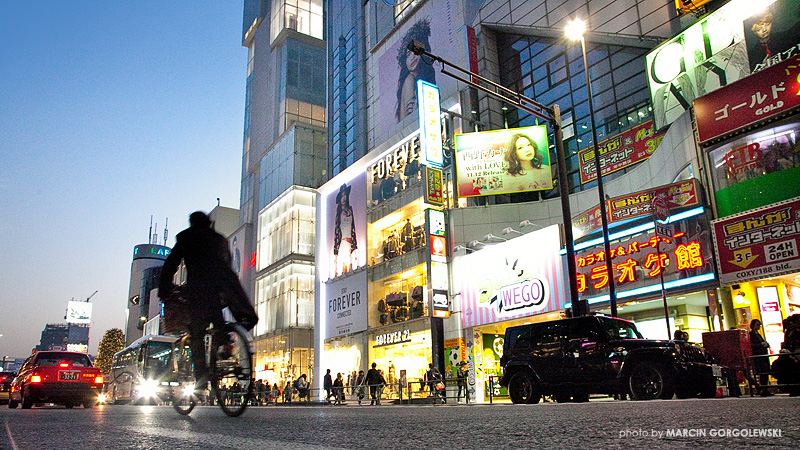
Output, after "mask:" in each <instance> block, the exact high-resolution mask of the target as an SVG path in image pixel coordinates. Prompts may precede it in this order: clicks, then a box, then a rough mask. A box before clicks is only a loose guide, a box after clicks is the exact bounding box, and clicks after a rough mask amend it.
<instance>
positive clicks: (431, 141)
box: [417, 80, 444, 167]
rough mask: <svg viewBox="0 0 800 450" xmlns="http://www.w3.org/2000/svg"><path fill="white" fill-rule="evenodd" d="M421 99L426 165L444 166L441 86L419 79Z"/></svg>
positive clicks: (418, 96) (422, 135)
mask: <svg viewBox="0 0 800 450" xmlns="http://www.w3.org/2000/svg"><path fill="white" fill-rule="evenodd" d="M417 98H418V99H419V128H420V147H421V148H422V154H423V155H424V161H425V164H426V165H431V166H433V167H442V163H444V152H443V150H442V109H441V105H440V103H439V88H438V87H436V85H435V84H431V83H428V82H427V81H425V80H417Z"/></svg>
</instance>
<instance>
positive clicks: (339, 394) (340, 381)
mask: <svg viewBox="0 0 800 450" xmlns="http://www.w3.org/2000/svg"><path fill="white" fill-rule="evenodd" d="M343 401H344V378H342V373H341V372H338V373H337V374H336V379H335V380H333V404H334V405H341V404H342V402H343Z"/></svg>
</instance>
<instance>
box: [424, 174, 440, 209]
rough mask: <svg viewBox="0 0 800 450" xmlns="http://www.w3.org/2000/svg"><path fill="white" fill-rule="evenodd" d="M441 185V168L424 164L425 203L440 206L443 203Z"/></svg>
mask: <svg viewBox="0 0 800 450" xmlns="http://www.w3.org/2000/svg"><path fill="white" fill-rule="evenodd" d="M443 185H444V183H443V182H442V170H441V169H437V168H434V167H428V166H425V203H428V204H429V205H436V206H442V205H443V204H444V190H443Z"/></svg>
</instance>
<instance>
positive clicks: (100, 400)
mask: <svg viewBox="0 0 800 450" xmlns="http://www.w3.org/2000/svg"><path fill="white" fill-rule="evenodd" d="M107 401H108V396H107V395H106V394H100V395H98V396H97V403H106V402H107Z"/></svg>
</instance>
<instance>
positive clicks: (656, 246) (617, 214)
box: [567, 179, 719, 342]
mask: <svg viewBox="0 0 800 450" xmlns="http://www.w3.org/2000/svg"><path fill="white" fill-rule="evenodd" d="M656 196H661V197H663V198H664V199H665V201H666V204H667V206H668V208H669V210H670V216H669V220H668V227H669V228H670V230H669V231H670V233H669V234H670V235H669V237H667V236H664V237H660V236H658V235H656V233H655V224H654V222H653V211H652V207H651V205H652V201H653V198H655V197H656ZM702 198H703V195H702V191H701V187H700V184H699V182H698V181H697V180H695V179H689V180H685V181H680V182H677V183H673V184H670V185H666V186H661V187H656V188H653V189H649V190H646V191H641V192H634V193H631V194H628V195H624V196H621V197H616V198H612V199H610V200H609V201H608V203H607V210H608V214H609V223H610V225H611V226H610V229H609V238H610V244H611V245H610V248H611V253H612V255H611V257H612V262H613V264H612V267H613V269H614V273H613V274H609V273H608V271H607V268H606V263H605V261H606V257H607V255H606V253H605V251H604V249H603V242H602V237H599V234H598V231H597V230H593V228H595V227H594V226H592V225H591V223H590V224H589V225H587V224H586V222H585V221H584V227H583V231H585V233H584V234H583V235H582V236H581V238H580V239H578V240H577V243H576V245H575V251H576V256H575V259H576V265H577V269H578V274H577V277H578V283H577V284H578V295H579V296H580V297H581V298H583V299H586V300H587V301H588V302H589V305H590V307H591V308H592V309H593V310H596V311H600V312H602V313H606V314H610V312H611V311H610V308H609V306H608V303H609V300H610V299H609V294H608V290H609V286H608V285H609V284H610V283H612V282H613V283H614V285H615V288H616V296H617V304H618V305H619V310H618V316H619V317H621V318H623V319H628V320H634V321H635V322H636V324H637V326H638V327H640V331H642V333H643V334H644V336H645V337H647V338H650V339H667V338H669V339H671V338H672V335H671V334H672V333H673V332H674V331H675V330H676V329H680V330H682V331H686V332H687V333H689V339H690V340H691V341H693V342H701V341H702V333H703V332H707V331H711V330H712V329H719V327H718V326H715V325H712V323H711V322H712V321H713V317H715V316H716V311H717V299H716V295H715V293H714V292H713V291H711V292H708V291H707V290H708V289H714V288H715V287H716V285H717V277H716V275H715V267H714V256H713V255H714V254H713V244H712V241H711V238H710V236H711V233H710V231H709V225H708V211H707V208H705V207H704V206H703V202H702ZM589 215H591V214H589ZM582 216H583V215H582ZM579 221H580V220H579ZM662 280H663V283H664V284H663V288H664V293H665V297H666V303H667V311H666V312H665V311H664V299H662V284H661V283H662ZM567 306H571V305H567ZM667 322H669V335H668V331H667V326H666V323H667Z"/></svg>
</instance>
